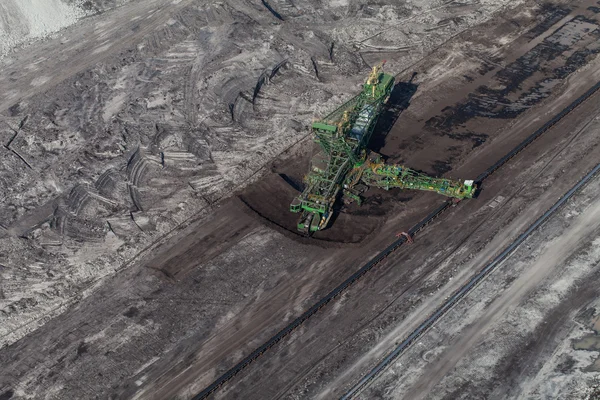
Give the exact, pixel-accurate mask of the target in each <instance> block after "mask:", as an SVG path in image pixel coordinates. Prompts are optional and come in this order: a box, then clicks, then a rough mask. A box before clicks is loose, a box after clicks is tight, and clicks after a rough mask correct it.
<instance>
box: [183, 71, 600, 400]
mask: <svg viewBox="0 0 600 400" xmlns="http://www.w3.org/2000/svg"><path fill="white" fill-rule="evenodd" d="M599 89H600V82H598V83H596V84H595V85H594V86H592V87H591V88H590V89H588V90H587V91H586V92H585V93H584V94H582V95H581V96H579V97H578V98H577V99H576V100H575V101H573V102H572V103H571V104H570V105H568V106H567V107H565V108H564V109H563V110H562V111H561V112H559V113H558V114H557V115H556V116H554V117H553V118H552V119H551V120H550V121H548V122H547V123H545V124H544V125H543V126H542V127H541V128H539V129H537V130H536V131H535V132H533V133H532V134H531V135H529V136H528V137H527V138H526V139H525V140H523V141H522V142H521V143H519V144H518V145H517V146H516V147H515V148H513V149H512V150H511V151H509V152H508V153H507V154H506V155H504V156H503V157H501V158H500V159H499V160H498V161H497V162H495V163H494V164H493V165H492V166H491V167H489V168H487V169H486V170H485V171H484V172H483V173H482V174H480V175H479V176H478V177H477V179H476V183H477V185H478V186H481V183H482V182H483V181H484V180H485V179H486V178H488V177H489V176H490V175H491V174H493V173H494V172H495V171H496V170H498V169H499V168H500V167H501V166H503V165H504V164H506V163H507V162H508V161H509V160H510V159H512V158H513V157H514V156H515V155H517V154H518V153H520V152H521V151H522V150H523V149H525V148H526V147H527V146H529V145H530V144H531V143H532V142H533V141H534V140H536V139H537V138H539V137H540V136H541V135H543V134H544V133H545V132H546V131H548V130H549V129H550V128H552V127H553V126H554V125H556V123H558V122H559V121H560V120H561V119H563V118H564V117H565V116H567V115H568V114H569V113H570V112H571V111H573V110H574V109H575V108H577V107H578V106H579V105H581V104H582V103H583V102H584V101H586V100H587V99H589V98H590V97H591V96H592V95H593V94H594V93H596V92H597V91H598V90H599ZM451 205H452V200H448V201H446V202H444V203H443V204H442V205H440V206H439V207H437V208H436V209H434V210H433V211H431V212H430V213H429V215H427V216H426V217H425V218H424V219H423V220H421V221H420V222H419V223H417V224H416V225H415V226H413V227H412V228H411V229H410V230H409V231H408V233H409V234H410V235H411V236H412V235H414V234H416V233H417V232H419V231H420V230H421V229H423V228H424V227H425V226H426V225H427V224H429V223H430V222H431V221H433V220H434V219H435V218H436V217H438V216H439V215H440V214H442V213H443V212H444V211H445V210H446V209H448V208H449V207H450V206H451ZM404 243H406V238H405V237H400V238H399V239H397V240H396V241H394V242H393V243H392V244H390V245H389V246H388V247H387V248H386V249H385V250H383V251H382V252H380V253H379V254H377V255H376V256H375V257H374V258H372V259H371V260H370V261H368V262H367V263H366V264H365V265H363V266H362V267H361V268H360V269H359V270H358V271H356V272H355V273H353V274H352V275H351V276H350V277H349V278H347V279H346V280H345V281H344V282H342V283H341V284H340V285H338V286H337V287H336V288H335V289H333V290H332V291H331V292H329V293H328V294H327V295H325V296H324V297H323V298H321V300H319V301H317V302H316V303H315V304H314V305H313V306H312V307H310V308H309V309H308V310H306V311H305V312H304V313H302V314H301V315H300V316H299V317H298V318H296V319H295V320H294V321H292V322H291V323H289V324H288V325H287V326H286V327H284V328H283V329H281V330H280V331H279V332H277V333H276V334H275V335H274V336H272V337H271V338H270V339H269V340H267V341H266V342H265V343H263V344H262V345H261V346H259V347H258V348H257V349H255V350H254V351H253V352H252V353H250V354H249V355H248V356H246V357H245V358H244V359H242V360H241V361H239V362H238V363H237V364H235V365H234V366H233V367H232V368H230V369H229V370H228V371H226V372H225V373H224V374H222V375H221V376H219V377H218V378H217V379H216V380H215V381H214V382H212V383H211V384H210V385H209V386H207V387H206V388H205V389H204V390H202V391H201V392H200V393H198V394H197V395H196V396H194V397H193V398H192V400H201V399H206V398H207V397H208V396H209V395H210V394H211V393H213V392H215V391H216V390H217V389H218V388H219V387H221V386H222V385H223V384H224V383H226V382H227V381H229V380H230V379H231V378H233V377H234V376H235V375H237V374H238V373H239V372H240V371H242V370H243V369H244V368H246V367H247V366H248V365H250V364H251V363H252V362H253V361H254V360H256V359H257V358H258V357H260V356H261V355H262V354H263V353H264V352H265V351H267V350H269V349H270V348H271V347H273V346H274V345H275V344H277V343H278V342H279V341H281V340H282V339H283V338H285V337H286V336H288V335H289V334H291V333H292V332H293V331H294V330H295V329H296V328H298V327H299V326H300V325H302V324H303V323H304V322H305V321H307V320H308V319H309V318H310V317H312V316H313V315H314V314H316V313H317V311H319V310H320V309H321V308H322V307H324V306H325V305H326V304H328V303H330V302H331V301H332V300H333V299H334V298H335V297H337V296H338V295H340V294H341V293H342V292H343V291H345V290H346V289H348V288H349V287H350V286H352V284H354V283H355V282H356V281H358V280H359V279H360V278H361V277H362V276H364V275H365V274H366V273H367V272H369V271H370V270H371V269H373V267H374V266H376V265H377V264H379V263H380V262H381V261H382V260H383V259H385V258H386V257H387V256H389V255H390V254H392V253H393V252H394V251H395V250H396V249H398V248H399V247H400V246H402V245H403V244H404Z"/></svg>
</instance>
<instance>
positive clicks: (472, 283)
mask: <svg viewBox="0 0 600 400" xmlns="http://www.w3.org/2000/svg"><path fill="white" fill-rule="evenodd" d="M598 171H600V164H598V165H596V166H595V167H594V168H593V169H592V170H591V171H590V172H589V173H588V174H587V175H585V176H584V177H583V178H582V179H581V180H580V181H579V182H577V184H575V186H573V187H572V188H571V189H570V190H569V191H568V192H567V193H566V194H565V195H563V196H562V197H561V198H560V199H559V200H558V201H557V202H556V203H554V205H553V206H552V207H551V208H550V209H549V210H548V211H546V212H545V213H544V214H542V216H541V217H539V218H538V219H537V220H536V221H535V222H534V223H533V224H531V225H530V226H529V228H527V230H526V231H525V232H523V233H522V234H521V235H519V237H518V238H517V239H515V241H514V242H512V243H511V244H510V245H509V246H508V247H506V248H505V249H504V250H502V252H501V253H500V254H499V255H498V256H497V257H496V258H494V259H493V260H492V261H491V262H490V263H489V264H487V265H486V266H485V267H484V268H483V269H482V270H481V271H480V272H478V273H477V274H475V276H473V277H472V278H471V279H469V281H467V283H466V284H465V285H463V286H462V287H461V288H460V289H459V290H458V291H456V292H455V293H454V294H453V295H452V296H450V297H449V298H448V299H447V300H446V301H445V302H444V303H443V304H442V305H441V306H440V307H439V308H438V309H437V310H436V311H435V312H434V313H433V314H431V315H430V316H429V317H428V318H427V319H426V320H425V321H423V322H422V323H421V324H420V325H419V326H418V327H417V328H416V329H415V330H414V331H413V332H412V333H411V334H410V335H408V337H407V338H406V339H404V340H403V341H402V343H400V344H399V345H398V346H396V348H395V349H394V350H393V351H392V352H391V353H389V354H388V355H387V356H386V357H385V358H384V359H383V360H382V361H381V362H379V363H378V364H377V365H376V366H375V367H374V368H373V369H372V370H371V371H370V372H369V373H368V374H366V375H365V376H364V377H363V378H361V379H360V380H359V381H358V383H356V384H355V385H354V386H353V387H352V388H351V389H350V390H349V391H348V392H347V393H346V394H345V395H343V396H342V397H341V398H340V400H350V399H352V398H353V397H354V396H355V395H357V394H358V393H359V392H360V391H361V390H362V389H364V388H365V387H366V386H367V385H368V384H369V383H370V382H371V381H373V380H374V379H375V378H377V376H379V375H380V374H381V373H382V372H383V371H384V370H385V368H386V367H387V366H388V365H390V364H391V363H392V362H393V361H394V360H395V359H396V358H398V357H399V356H400V355H401V354H402V353H404V351H406V349H408V348H409V347H410V345H411V344H412V343H414V341H415V340H416V339H418V338H419V337H420V336H421V335H423V334H424V333H425V332H427V330H428V329H429V328H431V327H432V326H433V324H435V323H436V322H437V321H438V320H439V319H440V318H442V317H443V316H444V315H445V314H446V313H447V312H448V311H449V310H450V309H451V308H452V307H453V306H454V305H455V304H456V303H458V301H459V300H460V299H462V298H463V297H465V296H466V295H467V294H468V293H469V292H470V291H471V290H473V289H474V288H475V287H476V286H477V284H478V283H480V282H481V281H482V280H483V279H484V278H485V277H486V276H488V275H489V274H490V273H491V272H492V271H493V270H494V269H496V267H498V266H499V265H500V264H501V263H502V261H504V260H505V259H506V258H507V257H508V256H510V255H511V254H512V253H513V251H515V250H516V249H517V247H519V246H520V245H521V244H522V243H523V242H524V241H525V239H527V238H528V237H529V236H530V235H531V234H532V233H533V232H534V231H535V230H536V229H537V228H538V227H539V226H540V225H542V224H543V223H544V222H546V220H547V219H548V218H550V217H551V216H552V215H553V214H554V213H555V212H556V211H557V210H558V209H559V208H560V207H561V206H562V205H563V204H565V202H566V201H567V200H569V199H570V198H571V197H572V196H573V195H574V194H575V193H576V192H577V191H578V190H579V189H580V188H581V187H582V186H583V185H585V184H586V183H588V182H589V181H590V180H591V179H592V178H593V177H594V176H595V175H596V174H597V173H598Z"/></svg>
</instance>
